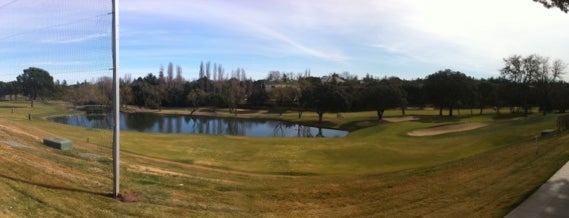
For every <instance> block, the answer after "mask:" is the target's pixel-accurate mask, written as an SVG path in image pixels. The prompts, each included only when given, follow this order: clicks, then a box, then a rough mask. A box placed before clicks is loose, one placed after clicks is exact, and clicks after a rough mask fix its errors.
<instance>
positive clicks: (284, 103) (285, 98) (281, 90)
mask: <svg viewBox="0 0 569 218" xmlns="http://www.w3.org/2000/svg"><path fill="white" fill-rule="evenodd" d="M269 96H270V97H271V99H272V100H273V103H274V106H275V108H277V109H278V111H279V112H280V113H281V115H282V113H283V112H285V111H286V108H291V107H294V106H295V105H296V101H298V99H299V97H300V90H299V89H298V88H297V87H291V86H285V87H275V88H272V89H271V91H270V92H269Z"/></svg>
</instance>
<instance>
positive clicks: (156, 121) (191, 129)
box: [48, 113, 348, 137]
mask: <svg viewBox="0 0 569 218" xmlns="http://www.w3.org/2000/svg"><path fill="white" fill-rule="evenodd" d="M48 120H50V121H53V122H57V123H63V124H68V125H74V126H82V127H87V128H101V129H111V128H112V123H113V121H112V116H106V115H71V116H59V117H49V118H48ZM120 120H121V130H124V131H135V132H149V133H181V134H184V133H185V134H188V133H189V134H210V135H237V136H251V137H343V136H346V135H347V134H348V132H347V131H342V130H335V129H327V128H318V127H310V126H304V125H300V124H296V123H291V122H284V121H277V120H261V119H235V118H219V117H196V116H188V115H157V114H151V113H121V116H120Z"/></svg>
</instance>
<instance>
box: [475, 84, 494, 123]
mask: <svg viewBox="0 0 569 218" xmlns="http://www.w3.org/2000/svg"><path fill="white" fill-rule="evenodd" d="M497 97H498V96H497V88H496V85H494V84H493V83H491V82H489V81H487V80H481V81H480V82H478V85H477V86H476V100H477V102H478V107H479V109H480V115H482V113H483V112H484V108H485V107H488V106H497Z"/></svg>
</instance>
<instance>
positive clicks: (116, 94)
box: [112, 0, 120, 198]
mask: <svg viewBox="0 0 569 218" xmlns="http://www.w3.org/2000/svg"><path fill="white" fill-rule="evenodd" d="M112 1H113V30H112V31H113V107H114V109H113V118H114V121H115V125H114V127H113V197H114V198H117V197H118V196H119V193H120V190H119V188H120V123H119V121H120V91H119V89H120V88H119V87H120V83H119V75H118V73H119V0H112Z"/></svg>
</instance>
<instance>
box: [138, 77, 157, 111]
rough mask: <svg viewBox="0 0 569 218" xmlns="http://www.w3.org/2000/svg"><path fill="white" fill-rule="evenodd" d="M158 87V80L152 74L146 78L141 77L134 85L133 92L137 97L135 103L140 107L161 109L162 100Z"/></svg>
mask: <svg viewBox="0 0 569 218" xmlns="http://www.w3.org/2000/svg"><path fill="white" fill-rule="evenodd" d="M158 86H159V81H158V78H157V77H156V76H154V75H153V74H152V73H149V74H148V75H147V76H145V77H144V78H140V77H139V78H138V79H136V80H135V81H134V82H133V85H132V91H133V93H134V96H135V97H134V103H135V104H136V105H137V106H138V107H147V108H150V109H159V108H160V103H161V101H162V100H161V94H160V90H159V87H158Z"/></svg>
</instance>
